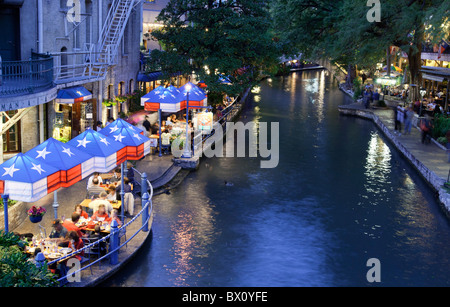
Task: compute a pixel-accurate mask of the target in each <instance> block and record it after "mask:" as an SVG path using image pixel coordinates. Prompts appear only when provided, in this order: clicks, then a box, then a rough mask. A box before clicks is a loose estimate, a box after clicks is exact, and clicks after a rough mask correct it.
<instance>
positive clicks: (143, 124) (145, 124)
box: [142, 115, 152, 136]
mask: <svg viewBox="0 0 450 307" xmlns="http://www.w3.org/2000/svg"><path fill="white" fill-rule="evenodd" d="M142 126H144V128H145V130H147V136H149V135H150V133H151V127H152V125H151V124H150V122H149V120H148V116H147V115H146V116H145V119H144V122H143V123H142Z"/></svg>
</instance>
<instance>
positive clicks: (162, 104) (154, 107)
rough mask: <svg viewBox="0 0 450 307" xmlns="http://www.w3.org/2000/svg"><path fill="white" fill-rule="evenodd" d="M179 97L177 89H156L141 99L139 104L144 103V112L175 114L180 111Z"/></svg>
mask: <svg viewBox="0 0 450 307" xmlns="http://www.w3.org/2000/svg"><path fill="white" fill-rule="evenodd" d="M181 101H182V99H181V97H180V92H179V91H178V89H176V88H175V89H173V88H171V89H168V88H161V87H157V88H155V89H154V90H153V91H151V92H150V93H148V94H146V95H144V96H143V97H142V98H141V104H142V102H144V106H145V110H146V111H150V112H154V111H158V110H161V112H167V113H177V112H178V111H180V110H182V108H181Z"/></svg>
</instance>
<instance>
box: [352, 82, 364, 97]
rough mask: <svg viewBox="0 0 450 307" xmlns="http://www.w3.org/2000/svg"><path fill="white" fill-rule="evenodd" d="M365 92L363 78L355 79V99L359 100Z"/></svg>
mask: <svg viewBox="0 0 450 307" xmlns="http://www.w3.org/2000/svg"><path fill="white" fill-rule="evenodd" d="M362 92H363V86H362V80H361V78H355V79H353V99H354V100H357V99H359V98H360V97H361V95H362Z"/></svg>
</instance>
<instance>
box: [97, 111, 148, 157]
mask: <svg viewBox="0 0 450 307" xmlns="http://www.w3.org/2000/svg"><path fill="white" fill-rule="evenodd" d="M99 132H100V133H101V134H104V135H106V136H108V137H110V138H113V139H114V140H115V141H116V142H120V143H122V144H124V145H125V146H126V151H127V160H139V159H141V158H143V157H144V156H146V155H148V154H149V153H150V139H149V138H148V137H146V136H144V135H142V134H141V132H143V131H142V130H141V129H139V128H136V127H134V126H133V125H130V124H129V123H127V122H126V121H124V120H123V119H117V120H116V121H114V122H113V123H111V124H109V125H108V126H106V127H105V128H103V129H102V130H100V131H99Z"/></svg>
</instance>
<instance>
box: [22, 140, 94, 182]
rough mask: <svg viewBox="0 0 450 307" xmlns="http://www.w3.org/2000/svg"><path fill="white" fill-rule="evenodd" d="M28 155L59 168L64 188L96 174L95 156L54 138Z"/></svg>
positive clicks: (30, 151)
mask: <svg viewBox="0 0 450 307" xmlns="http://www.w3.org/2000/svg"><path fill="white" fill-rule="evenodd" d="M26 155H28V156H30V157H31V158H34V159H36V160H38V161H40V162H43V163H46V164H49V165H52V166H54V167H56V168H58V169H59V170H60V172H61V186H62V187H69V186H71V185H73V184H75V183H77V182H78V181H80V180H83V179H84V178H86V177H87V176H89V175H90V174H91V173H93V172H94V157H93V156H91V155H90V154H88V153H85V152H83V151H81V150H78V149H77V148H74V147H72V146H70V145H68V144H64V143H63V142H60V141H58V140H55V139H54V138H50V139H48V140H47V141H45V142H44V143H42V144H40V145H38V146H36V147H35V148H33V149H31V150H29V151H28V152H27V153H26Z"/></svg>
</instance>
